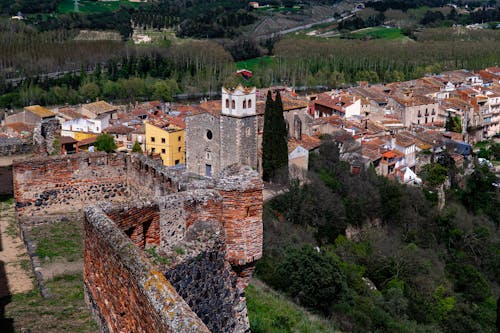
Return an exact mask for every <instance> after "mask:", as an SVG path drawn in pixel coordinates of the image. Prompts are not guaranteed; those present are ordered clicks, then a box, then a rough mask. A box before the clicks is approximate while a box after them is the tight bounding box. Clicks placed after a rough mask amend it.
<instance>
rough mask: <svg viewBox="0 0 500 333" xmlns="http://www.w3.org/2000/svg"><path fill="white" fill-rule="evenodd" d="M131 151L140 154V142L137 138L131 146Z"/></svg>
mask: <svg viewBox="0 0 500 333" xmlns="http://www.w3.org/2000/svg"><path fill="white" fill-rule="evenodd" d="M132 152H133V153H140V154H142V147H141V144H140V143H139V142H138V141H137V140H136V141H135V142H134V145H133V146H132Z"/></svg>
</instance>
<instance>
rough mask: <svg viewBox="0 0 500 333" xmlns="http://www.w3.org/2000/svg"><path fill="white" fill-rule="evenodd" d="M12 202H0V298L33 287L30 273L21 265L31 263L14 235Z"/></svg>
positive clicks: (20, 242)
mask: <svg viewBox="0 0 500 333" xmlns="http://www.w3.org/2000/svg"><path fill="white" fill-rule="evenodd" d="M14 219H15V211H14V205H13V204H7V203H0V298H1V297H3V296H7V295H10V294H16V293H24V292H27V291H30V290H32V289H33V281H32V279H31V276H30V273H29V272H28V271H27V270H26V269H25V268H23V267H22V263H24V265H31V263H30V262H29V258H28V254H27V252H26V248H25V247H24V244H23V242H22V240H21V239H20V238H19V237H18V236H17V235H15V231H14V229H13V226H11V227H10V229H9V223H11V224H12V223H13V221H14Z"/></svg>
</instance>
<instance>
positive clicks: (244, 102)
mask: <svg viewBox="0 0 500 333" xmlns="http://www.w3.org/2000/svg"><path fill="white" fill-rule="evenodd" d="M246 108H247V101H243V109H246Z"/></svg>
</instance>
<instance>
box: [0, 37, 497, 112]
mask: <svg viewBox="0 0 500 333" xmlns="http://www.w3.org/2000/svg"><path fill="white" fill-rule="evenodd" d="M64 34H70V32H61V33H60V34H59V33H56V32H50V33H49V32H46V33H44V34H41V35H33V38H46V41H45V42H40V43H33V42H32V40H31V39H30V38H28V37H26V38H25V39H22V38H18V39H16V40H12V41H11V42H9V44H8V45H9V46H8V47H6V48H3V49H2V50H0V73H1V72H3V73H5V74H7V73H9V72H10V73H11V74H10V75H12V73H14V74H16V73H17V75H19V73H25V74H26V75H27V77H26V78H25V79H24V80H23V81H21V82H16V85H15V86H14V85H13V82H12V81H9V80H7V81H5V80H3V85H2V84H0V92H1V93H2V94H3V95H4V96H3V97H1V98H0V107H12V106H22V105H24V104H26V103H27V102H31V103H41V104H53V103H74V102H75V101H78V99H75V98H74V97H72V96H74V94H73V93H68V94H66V95H64V94H63V97H61V98H58V99H54V98H50V97H47V96H50V95H51V94H50V93H48V92H49V91H50V90H51V89H52V90H54V89H59V88H62V89H68V90H69V91H78V90H79V89H80V88H82V86H83V85H84V84H87V83H89V82H92V83H95V84H96V85H98V86H99V93H98V94H97V96H98V97H100V98H107V99H109V98H114V97H115V96H116V94H107V93H105V91H108V90H107V89H104V86H105V84H106V83H108V86H109V85H111V83H109V82H108V81H110V82H113V84H115V83H117V81H118V80H120V79H125V80H130V79H135V80H136V82H139V81H142V82H143V83H144V84H146V85H148V82H149V83H151V84H152V82H154V81H155V80H156V79H161V80H173V81H174V82H176V84H177V86H178V89H179V91H182V92H186V93H192V92H206V91H217V90H218V89H219V88H220V86H221V85H222V84H223V83H224V82H225V80H226V79H227V78H228V76H230V75H231V73H234V71H235V69H236V67H235V64H234V61H233V57H232V56H231V54H229V52H227V51H226V50H224V48H223V47H222V46H221V45H219V44H217V43H215V42H210V41H192V42H185V43H182V44H174V45H172V46H171V47H168V48H161V47H135V46H129V45H125V44H121V43H120V42H114V43H115V44H113V43H110V42H103V41H87V42H79V41H73V40H69V41H63V42H59V41H57V40H58V39H59V38H61V39H64V38H65V37H64ZM446 34H447V33H446V31H441V30H436V31H435V32H432V33H426V32H425V30H424V32H422V33H419V35H418V36H419V37H418V38H419V39H420V38H421V41H418V40H417V42H412V43H404V44H402V43H401V42H398V41H383V40H371V41H360V40H352V41H350V40H335V41H333V40H324V39H312V38H295V37H291V38H285V39H282V40H280V41H278V42H276V43H275V44H274V47H273V53H274V57H272V58H270V61H269V62H263V63H261V64H259V66H258V67H257V68H256V70H255V71H254V76H253V77H252V79H250V80H248V81H247V82H246V83H247V84H253V85H256V86H258V87H264V86H270V85H276V84H290V85H295V86H309V87H315V86H318V85H322V86H328V87H332V88H337V87H343V86H346V85H349V84H354V83H356V82H357V81H369V82H372V83H376V82H393V81H404V80H410V79H414V78H418V77H422V76H424V75H426V74H428V73H431V74H432V73H440V72H442V71H445V70H452V69H462V68H466V69H470V70H474V69H481V68H484V67H487V66H491V65H493V64H495V63H500V54H499V53H498V49H499V47H500V38H499V37H500V31H494V30H491V31H490V32H489V33H488V34H485V35H484V36H488V38H485V39H480V38H475V37H474V36H475V35H473V34H472V33H471V35H470V36H471V38H470V40H463V39H466V38H464V37H463V36H462V37H460V39H461V40H454V39H453V36H452V35H450V34H449V33H448V35H449V39H448V40H440V38H439V36H444V35H446ZM27 36H30V34H27ZM432 36H434V38H432ZM0 38H4V39H5V40H8V39H9V38H14V36H12V35H11V34H9V33H7V32H6V33H4V34H2V33H1V32H0ZM457 39H459V38H458V37H457ZM33 57H35V58H37V59H38V61H37V62H35V63H33V62H30V61H27V59H32V58H33ZM75 68H79V69H78V70H77V71H76V72H72V73H59V74H57V75H53V76H51V77H47V76H43V75H42V76H40V75H37V73H44V72H52V71H54V70H58V69H59V70H60V69H75ZM97 69H99V70H97ZM94 70H97V73H94V72H93V71H94ZM81 73H85V75H83V76H82V75H81ZM5 74H4V75H5ZM4 77H5V76H4ZM14 77H15V76H14ZM0 82H1V80H0ZM120 82H122V83H123V82H124V81H120ZM150 91H151V89H149V88H148V89H142V90H139V93H137V95H136V96H135V98H137V99H143V98H144V99H147V98H150V97H152V94H151V93H149V92H150ZM6 94H7V95H6ZM23 96H29V97H23ZM64 96H67V97H66V99H65V98H64ZM127 96H128V95H127ZM117 97H118V98H120V97H121V98H123V97H124V96H117Z"/></svg>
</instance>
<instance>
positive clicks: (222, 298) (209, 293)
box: [165, 242, 249, 333]
mask: <svg viewBox="0 0 500 333" xmlns="http://www.w3.org/2000/svg"><path fill="white" fill-rule="evenodd" d="M224 248H225V246H224V244H222V243H221V242H217V243H216V244H215V246H214V247H213V248H212V249H208V250H206V251H203V252H201V253H199V254H198V255H197V256H196V257H193V258H189V259H187V260H186V261H184V262H182V263H180V264H178V265H176V266H175V267H173V268H171V269H169V270H167V271H166V272H165V277H166V278H167V279H168V281H169V282H170V283H172V285H173V286H174V287H175V289H176V290H177V292H178V293H179V294H180V295H181V296H182V298H183V299H184V300H185V301H186V303H188V305H189V306H190V307H191V309H192V310H193V311H194V312H195V313H196V314H197V315H198V317H199V318H200V319H201V320H202V321H203V322H204V323H205V325H207V327H208V329H210V331H211V332H213V333H217V332H235V333H236V332H249V329H248V327H243V325H241V323H239V322H238V319H239V318H240V317H241V316H240V315H238V313H237V312H238V310H242V309H243V308H245V304H244V303H243V305H242V306H239V303H240V301H241V300H240V297H239V292H238V289H237V288H236V281H237V278H236V276H235V274H234V273H233V272H232V270H231V266H230V265H229V264H228V263H227V261H225V260H224V257H225V255H224Z"/></svg>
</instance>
